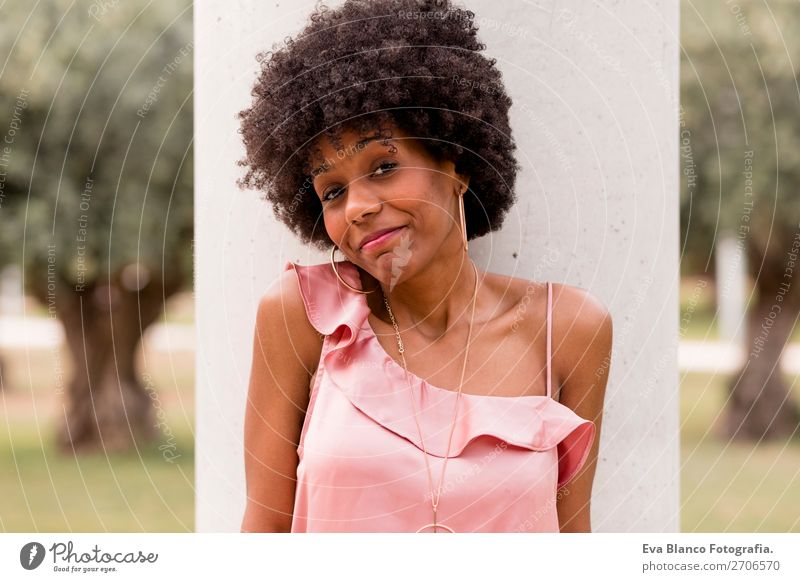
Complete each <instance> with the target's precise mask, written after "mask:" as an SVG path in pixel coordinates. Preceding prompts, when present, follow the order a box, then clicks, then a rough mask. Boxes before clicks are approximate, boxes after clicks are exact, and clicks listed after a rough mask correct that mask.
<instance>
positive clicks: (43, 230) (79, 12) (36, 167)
mask: <svg viewBox="0 0 800 582" xmlns="http://www.w3.org/2000/svg"><path fill="white" fill-rule="evenodd" d="M192 49H193V46H192V9H191V2H190V1H189V0H180V1H177V2H160V3H159V2H145V1H144V0H126V1H125V2H119V1H116V0H95V1H94V2H89V1H87V0H79V1H77V2H73V1H72V0H69V1H66V0H44V1H41V2H38V3H27V2H8V3H5V4H3V5H2V6H1V7H0V62H5V67H4V68H3V69H1V70H0V132H1V133H2V135H0V141H2V140H3V138H4V137H8V132H9V131H10V129H11V128H12V127H13V128H14V132H13V133H14V135H13V136H12V140H11V141H12V143H10V144H9V143H0V156H2V155H3V154H4V153H5V159H4V160H3V159H2V158H0V170H4V171H5V175H4V181H3V182H2V188H3V190H2V191H0V221H2V229H0V247H3V246H4V247H5V248H6V253H5V257H3V253H2V252H1V251H0V262H2V261H3V260H4V258H5V260H6V261H8V260H15V261H20V262H24V264H25V266H26V267H28V268H29V269H30V268H32V267H33V268H37V269H38V271H39V272H42V271H43V269H41V267H42V266H43V265H46V264H47V263H48V258H49V259H50V261H49V262H50V264H51V265H52V266H53V267H52V268H54V269H55V270H56V271H57V272H58V275H59V276H60V277H61V278H62V279H65V280H67V281H70V282H76V281H77V280H78V279H79V277H82V278H83V279H84V280H85V281H86V282H89V281H91V280H93V279H96V278H100V279H104V278H107V277H108V275H109V273H114V272H117V271H118V270H119V269H120V268H121V267H123V266H124V265H128V264H130V263H133V262H138V263H141V264H143V265H145V266H147V267H148V268H151V269H157V270H160V269H161V268H162V264H164V263H166V265H167V266H166V268H167V269H169V270H174V269H177V268H179V269H182V270H183V272H184V273H189V272H190V269H191V247H190V244H189V242H190V241H191V237H192V220H193V216H192V214H193V211H192V153H191V143H192V60H193V50H192ZM6 141H7V140H6ZM4 146H5V147H6V149H5V150H3V147H4ZM3 161H4V162H5V165H2V164H3ZM23 241H24V245H23V244H20V243H21V242H23ZM48 245H54V246H52V247H48ZM12 249H13V250H12ZM23 251H24V256H23ZM176 263H178V264H176Z"/></svg>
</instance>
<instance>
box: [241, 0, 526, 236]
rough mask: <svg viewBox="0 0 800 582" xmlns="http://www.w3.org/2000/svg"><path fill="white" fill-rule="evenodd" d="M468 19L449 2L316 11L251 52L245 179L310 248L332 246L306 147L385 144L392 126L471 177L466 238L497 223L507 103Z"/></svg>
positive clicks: (355, 1)
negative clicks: (294, 32) (345, 135)
mask: <svg viewBox="0 0 800 582" xmlns="http://www.w3.org/2000/svg"><path fill="white" fill-rule="evenodd" d="M474 17H475V15H474V13H473V12H471V11H469V10H465V9H462V8H458V7H455V6H453V5H452V4H451V3H450V2H449V1H447V0H439V1H436V0H348V1H346V2H344V4H342V5H341V6H340V7H338V8H336V9H335V10H331V9H330V8H329V7H327V6H326V5H324V4H322V3H318V4H317V6H316V7H315V9H314V12H313V13H312V14H311V17H310V22H309V23H308V24H307V26H306V27H305V29H304V30H303V31H302V32H301V33H300V34H299V35H298V36H297V37H296V38H291V37H287V38H286V39H285V40H284V41H283V42H282V43H275V44H273V45H272V50H270V51H266V52H262V53H259V54H258V56H257V60H258V61H259V63H260V73H259V75H258V79H257V81H256V83H255V85H254V87H253V91H252V95H253V101H252V103H251V106H250V107H249V108H248V109H245V110H243V111H240V112H239V114H238V118H239V120H240V122H241V128H240V130H239V131H240V133H241V134H242V136H243V141H244V146H245V157H244V158H243V159H242V160H240V161H239V165H240V166H244V167H246V168H247V172H246V174H245V175H244V177H242V178H241V179H240V180H239V186H240V187H248V188H254V189H257V190H261V191H263V192H264V193H265V199H266V200H267V201H269V202H270V203H271V204H272V207H273V211H274V213H275V216H276V217H277V218H278V220H280V221H281V222H283V223H284V224H286V225H287V226H288V227H289V229H290V230H292V232H294V233H295V234H296V235H297V236H298V237H300V239H301V240H302V241H303V242H304V243H307V244H312V245H314V246H316V247H317V248H318V249H320V250H325V249H327V248H330V246H331V245H332V244H333V242H332V241H331V239H330V238H329V236H328V233H327V231H326V230H325V228H324V225H321V224H320V223H321V220H322V204H321V202H320V200H319V198H318V197H317V196H316V195H315V193H314V191H313V186H312V180H313V175H312V170H311V168H312V167H314V163H313V162H314V160H316V159H318V158H320V153H319V148H318V147H315V143H316V142H317V140H318V139H319V138H320V137H321V136H323V135H324V136H326V137H327V139H328V140H329V142H330V143H331V144H332V145H334V146H335V147H337V148H340V147H341V145H340V142H339V141H338V140H339V138H340V136H341V131H342V130H343V129H352V130H354V131H356V132H358V133H359V134H361V135H363V134H370V135H378V136H381V137H384V138H386V137H390V136H391V128H392V127H397V128H400V129H401V130H402V131H403V132H405V133H406V134H407V135H410V136H412V137H415V138H417V139H419V140H420V141H421V143H422V144H423V145H424V146H425V148H426V149H427V151H428V152H430V153H431V154H432V155H434V156H435V157H436V158H437V159H440V160H441V159H447V160H450V161H452V162H454V163H455V170H456V172H458V173H459V174H465V175H468V176H469V177H470V183H469V186H470V187H469V191H468V192H467V194H465V196H464V211H465V214H466V218H467V238H468V239H473V238H476V237H479V236H483V235H484V234H487V233H488V232H490V231H493V230H497V229H499V228H500V227H501V225H502V223H503V219H504V217H505V215H506V213H507V212H508V210H509V209H510V208H511V206H513V204H514V201H515V197H514V182H515V178H516V173H517V170H518V169H519V166H518V164H517V162H516V159H515V158H514V150H515V149H516V146H515V144H514V140H513V138H512V136H511V129H510V126H509V119H508V110H509V107H510V106H511V99H510V98H509V97H508V95H507V94H506V91H505V88H504V87H503V84H502V76H501V73H500V71H499V70H498V69H497V68H496V67H495V63H496V60H495V59H489V58H487V57H486V56H485V55H483V54H481V52H480V51H482V50H484V49H485V48H486V47H485V45H484V44H482V43H481V42H480V41H479V39H478V36H477V30H478V29H477V27H476V25H475V24H474V21H473V20H474Z"/></svg>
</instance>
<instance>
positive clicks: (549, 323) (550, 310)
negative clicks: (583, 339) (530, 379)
mask: <svg viewBox="0 0 800 582" xmlns="http://www.w3.org/2000/svg"><path fill="white" fill-rule="evenodd" d="M552 313H553V286H552V284H551V283H550V281H548V282H547V397H548V398H550V397H551V394H552V389H551V387H550V386H551V373H550V354H551V350H552V342H553V337H552V336H553V320H552Z"/></svg>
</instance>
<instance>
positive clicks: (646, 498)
mask: <svg viewBox="0 0 800 582" xmlns="http://www.w3.org/2000/svg"><path fill="white" fill-rule="evenodd" d="M329 4H330V5H331V6H334V5H336V4H338V2H336V1H332V2H330V3H329ZM464 4H466V6H467V7H468V8H469V9H471V10H472V11H473V12H475V14H476V16H477V20H478V24H479V25H480V31H479V35H480V36H481V38H482V40H483V42H485V43H486V45H487V49H488V50H487V52H488V54H489V55H490V56H493V57H495V58H497V59H498V66H499V67H500V68H501V70H502V71H503V73H504V78H505V82H506V86H507V89H508V91H509V93H510V95H511V97H512V99H513V100H514V103H515V105H514V108H513V110H512V127H513V131H514V134H515V139H516V141H517V144H518V147H519V150H518V156H519V161H520V163H521V164H522V166H523V170H522V172H521V173H520V175H519V177H518V187H517V194H518V197H519V202H518V204H517V205H516V207H515V208H514V209H513V210H512V212H511V213H510V214H509V216H508V217H507V219H506V223H505V225H504V228H503V230H502V232H498V233H493V234H492V235H491V236H487V237H484V238H483V239H480V240H476V241H471V242H470V252H471V253H472V254H473V257H474V258H475V259H476V261H477V262H478V263H479V265H480V266H482V267H484V268H489V269H490V270H492V271H495V272H499V273H505V274H510V275H513V276H516V277H522V278H527V279H534V280H539V281H546V280H551V281H558V282H563V283H567V284H570V285H574V286H578V287H582V288H584V289H587V290H589V291H590V292H591V293H593V294H594V295H595V296H597V297H598V298H599V299H600V300H601V301H603V302H604V303H605V304H606V305H607V306H608V307H609V308H610V309H611V311H612V314H613V316H614V324H615V340H614V349H613V360H612V364H611V369H610V381H609V387H608V391H607V396H606V409H605V417H604V422H603V427H602V435H601V448H600V460H599V467H598V471H597V475H596V478H595V486H594V497H593V503H592V523H593V527H594V530H595V531H678V527H679V516H678V511H679V496H678V483H679V475H678V471H679V455H678V453H679V450H678V445H679V438H678V429H679V422H678V398H677V395H678V371H677V330H678V282H679V278H678V248H679V240H678V142H677V139H678V109H677V104H678V63H679V60H678V56H679V52H678V43H679V37H678V9H679V5H678V1H677V0H667V1H664V2H660V3H655V4H653V3H640V2H636V1H633V0H628V1H623V2H617V3H615V4H614V6H613V7H610V6H605V5H603V4H602V3H600V4H599V5H598V4H587V3H584V2H580V1H579V0H565V1H562V2H558V3H555V2H544V3H529V2H522V1H518V2H496V1H492V0H469V1H467V2H464ZM235 6H236V7H237V8H236V10H234V9H233V8H232V5H231V4H230V3H229V2H224V1H223V0H205V1H204V2H200V3H197V4H196V7H195V27H196V57H195V58H196V61H195V64H196V68H195V77H196V81H195V83H196V94H195V111H196V114H195V119H196V126H195V130H196V150H195V167H196V203H197V206H196V221H197V222H196V224H197V244H196V250H197V253H196V260H197V263H196V265H197V279H196V299H197V318H198V343H197V345H198V354H197V440H196V443H197V467H196V480H197V530H198V531H237V530H238V528H239V525H240V520H241V516H242V512H243V510H244V501H245V498H244V495H245V489H244V470H243V458H244V455H243V448H242V420H243V419H242V415H243V411H244V404H245V399H246V392H247V383H248V374H249V368H250V358H251V349H252V345H251V341H252V331H253V326H254V321H255V314H256V307H257V304H258V299H259V298H260V297H261V295H262V294H263V291H264V290H265V289H266V288H267V287H268V286H269V285H270V284H271V282H272V281H273V280H274V278H275V277H276V276H277V275H279V273H280V272H281V269H282V267H283V264H284V263H285V261H286V260H294V261H299V262H302V263H305V264H312V263H318V262H324V261H325V260H327V257H325V256H323V255H321V254H319V253H312V252H309V250H308V249H306V248H304V247H302V246H301V245H300V244H299V243H298V242H297V241H296V239H295V238H294V237H293V235H291V233H289V232H288V231H287V229H285V228H284V227H283V226H282V225H280V224H278V223H277V222H276V221H275V220H274V218H273V216H272V212H271V209H269V208H268V207H267V206H266V205H265V204H264V203H262V202H260V201H259V199H258V194H257V193H253V192H240V191H238V190H237V188H236V186H235V181H236V179H237V177H239V176H240V175H241V169H240V168H238V167H237V166H236V165H235V161H236V160H237V159H239V158H240V157H241V155H242V152H243V149H242V146H241V143H240V140H239V137H240V136H239V135H238V134H237V127H238V125H237V120H236V119H235V114H236V112H237V111H239V110H240V109H242V108H244V107H245V106H247V105H248V104H249V102H250V95H249V91H250V86H251V84H252V82H253V80H254V74H255V71H256V62H255V60H254V56H255V54H256V52H257V51H258V50H263V49H266V48H269V47H270V46H271V44H272V42H273V41H276V40H280V39H283V38H284V37H285V36H286V35H293V34H295V33H297V32H298V31H299V30H300V28H301V27H302V24H303V23H304V21H305V18H306V16H307V15H308V13H309V12H310V11H311V8H312V6H313V1H310V0H302V1H298V2H292V3H288V2H287V3H272V2H270V3H267V2H257V1H256V0H245V1H242V2H238V3H236V5H235ZM605 372H606V373H607V372H608V371H607V370H606V371H605Z"/></svg>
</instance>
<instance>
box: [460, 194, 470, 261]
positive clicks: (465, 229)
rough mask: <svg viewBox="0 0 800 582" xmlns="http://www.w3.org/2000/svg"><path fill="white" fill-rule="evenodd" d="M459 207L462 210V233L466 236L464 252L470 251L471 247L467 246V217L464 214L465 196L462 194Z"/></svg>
mask: <svg viewBox="0 0 800 582" xmlns="http://www.w3.org/2000/svg"><path fill="white" fill-rule="evenodd" d="M458 207H459V210H460V214H461V216H460V218H461V233H462V235H463V236H464V252H467V251H468V250H469V245H468V244H467V215H466V213H465V212H464V194H463V193H462V194H461V196H459V197H458Z"/></svg>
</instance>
